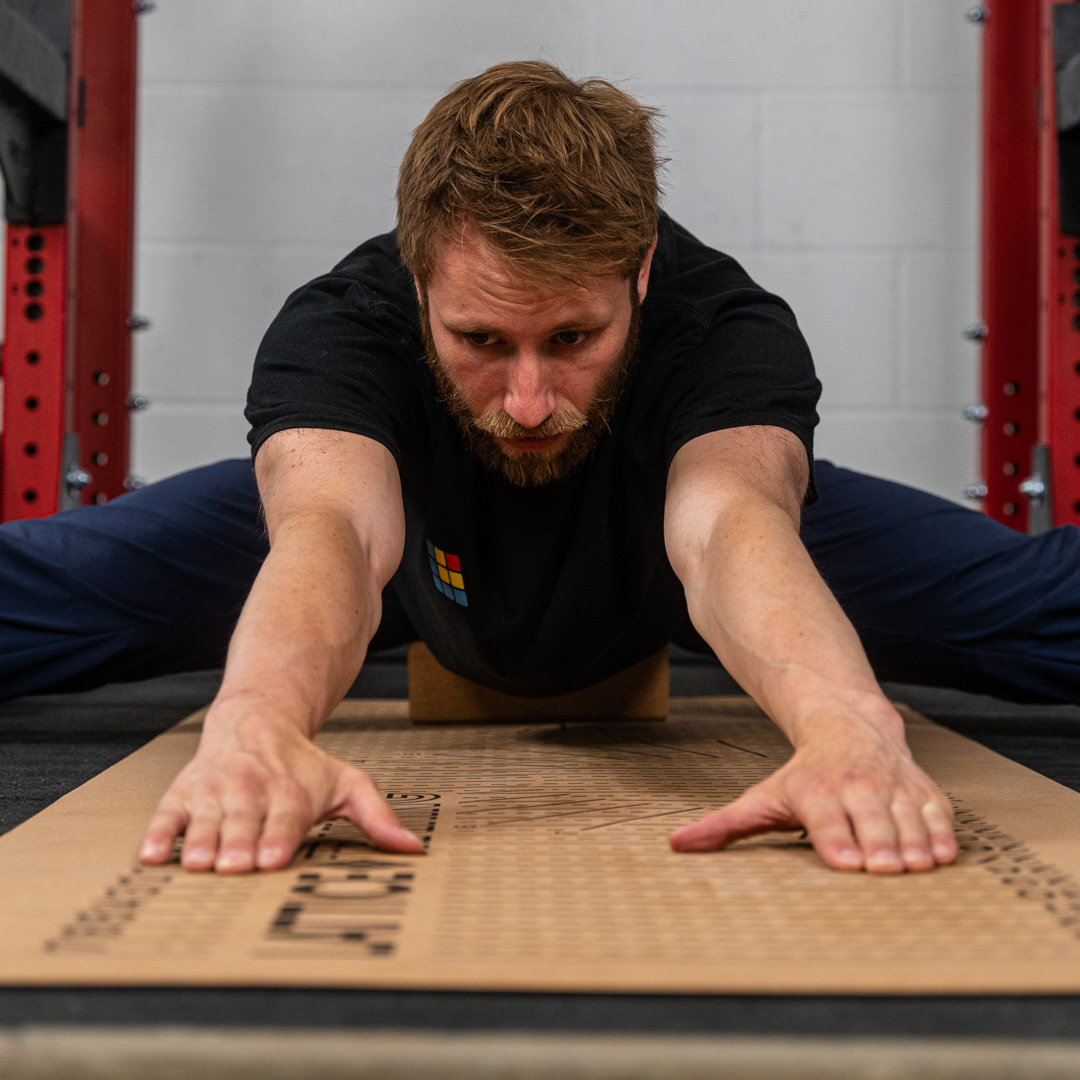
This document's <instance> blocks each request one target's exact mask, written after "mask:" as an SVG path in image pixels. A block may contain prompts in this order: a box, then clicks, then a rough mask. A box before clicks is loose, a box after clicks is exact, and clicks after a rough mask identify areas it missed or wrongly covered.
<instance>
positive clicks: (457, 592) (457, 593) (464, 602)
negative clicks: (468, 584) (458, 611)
mask: <svg viewBox="0 0 1080 1080" xmlns="http://www.w3.org/2000/svg"><path fill="white" fill-rule="evenodd" d="M454 599H455V600H456V601H457V602H458V603H459V604H460V605H461V606H462V607H468V606H469V598H468V597H467V596H466V595H465V590H464V589H454Z"/></svg>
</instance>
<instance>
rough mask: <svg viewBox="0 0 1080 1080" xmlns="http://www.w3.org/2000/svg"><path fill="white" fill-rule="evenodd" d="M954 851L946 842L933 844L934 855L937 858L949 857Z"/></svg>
mask: <svg viewBox="0 0 1080 1080" xmlns="http://www.w3.org/2000/svg"><path fill="white" fill-rule="evenodd" d="M954 854H955V852H954V851H953V849H952V848H951V847H949V845H948V844H935V845H934V857H935V858H937V859H951V858H952V857H953V855H954Z"/></svg>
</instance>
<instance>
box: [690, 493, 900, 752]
mask: <svg viewBox="0 0 1080 1080" xmlns="http://www.w3.org/2000/svg"><path fill="white" fill-rule="evenodd" d="M685 585H686V596H687V604H688V607H689V611H690V617H691V619H692V621H693V623H694V626H695V627H696V629H697V630H698V632H699V633H700V634H701V636H702V637H703V638H705V640H706V641H707V642H708V644H709V645H710V646H711V647H712V648H713V649H714V650H715V652H716V654H717V656H718V657H719V658H720V660H721V662H722V663H723V664H724V666H725V667H726V668H727V669H728V670H729V671H730V672H731V674H732V675H733V676H734V677H735V678H736V679H737V680H738V681H739V683H740V684H741V685H742V686H743V688H744V689H745V690H747V692H748V693H750V694H751V695H752V696H753V697H754V699H755V700H756V701H757V702H758V703H759V704H760V705H761V706H762V708H763V709H765V711H766V712H768V713H769V715H770V716H771V717H772V718H773V719H774V720H775V721H776V723H777V724H778V725H779V726H780V727H781V729H782V730H783V731H784V733H785V734H786V735H787V736H788V737H789V738H790V739H791V741H792V742H793V743H794V744H795V745H796V746H798V745H799V744H800V743H801V742H802V741H804V740H805V739H806V738H807V737H812V736H813V735H815V734H820V733H821V730H822V726H823V725H825V724H828V723H829V722H830V719H832V718H840V717H843V716H847V715H850V714H851V713H855V714H858V715H860V716H862V717H863V718H865V719H866V720H867V721H870V722H874V723H877V724H880V725H881V726H882V727H883V728H884V729H886V730H888V731H889V733H890V734H892V735H899V734H901V732H902V724H901V721H900V717H899V715H898V714H897V713H896V711H895V710H894V709H893V708H892V707H891V706H890V705H889V704H888V702H887V700H886V699H885V697H884V695H883V694H882V693H881V691H880V689H879V687H878V685H877V682H876V680H875V678H874V674H873V671H872V670H871V668H870V665H869V663H868V661H867V659H866V656H865V653H864V652H863V648H862V644H861V643H860V641H859V638H858V636H857V635H856V633H855V630H854V628H853V627H852V625H851V623H850V622H849V621H848V619H847V617H846V616H845V615H844V613H843V611H842V610H841V609H840V605H839V604H838V603H837V602H836V599H835V598H834V597H833V595H832V593H830V592H829V590H828V588H827V586H826V585H825V583H824V582H823V581H822V580H821V577H820V576H819V575H818V572H817V570H816V568H815V567H814V565H813V563H812V562H811V560H810V557H809V555H808V554H807V553H806V549H805V548H804V547H803V545H802V542H801V541H800V539H799V537H798V535H797V533H796V532H795V529H794V527H793V525H792V522H791V519H790V518H789V517H788V515H787V514H786V513H785V512H784V510H783V509H781V508H780V507H778V506H775V505H773V504H771V503H768V502H766V501H765V500H761V501H759V502H740V503H739V504H738V505H737V506H734V507H732V508H731V509H730V510H729V512H728V513H726V514H725V515H724V516H723V518H722V519H720V520H719V521H718V522H717V524H716V526H715V528H714V530H713V533H712V535H711V536H710V538H709V541H708V543H707V544H706V545H705V547H704V548H703V550H702V554H701V558H700V561H699V565H698V566H696V567H695V568H694V571H693V573H692V574H691V575H690V576H689V577H688V578H687V580H686V582H685Z"/></svg>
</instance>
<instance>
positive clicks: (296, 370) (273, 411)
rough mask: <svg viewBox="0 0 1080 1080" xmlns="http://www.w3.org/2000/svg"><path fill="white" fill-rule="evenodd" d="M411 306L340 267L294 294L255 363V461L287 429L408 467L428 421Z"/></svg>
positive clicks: (251, 418) (251, 393)
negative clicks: (422, 412)
mask: <svg viewBox="0 0 1080 1080" xmlns="http://www.w3.org/2000/svg"><path fill="white" fill-rule="evenodd" d="M402 308H403V303H402V302H401V301H400V300H399V299H398V298H396V297H395V298H393V299H388V298H386V297H385V296H381V295H379V293H377V292H376V291H374V290H372V289H371V288H369V287H367V286H366V285H365V284H363V283H362V282H359V281H357V280H356V278H355V277H354V276H353V275H352V274H350V273H347V272H344V271H342V270H340V269H339V270H336V271H334V272H333V273H330V274H327V275H325V276H323V277H321V278H317V279H316V280H315V281H313V282H311V283H310V284H308V285H305V286H304V287H303V288H301V289H298V290H297V291H296V292H295V293H293V294H292V296H290V297H289V299H288V300H287V301H286V302H285V306H284V307H283V308H282V310H281V312H280V314H279V315H278V316H277V318H275V319H274V321H273V323H271V325H270V328H269V329H268V330H267V332H266V334H265V336H264V337H263V340H262V344H261V345H260V346H259V351H258V353H257V355H256V358H255V368H254V372H253V375H252V381H251V387H250V389H249V390H248V399H247V408H246V410H245V416H246V417H247V419H248V422H249V423H250V424H251V430H250V432H249V434H248V441H249V442H250V443H251V451H252V454H253V455H254V454H255V453H257V452H258V449H259V447H260V446H262V444H263V443H264V442H265V441H266V440H267V439H268V438H269V437H270V436H271V435H273V434H275V433H276V432H278V431H284V430H286V429H288V428H329V429H334V430H337V431H351V432H355V433H356V434H358V435H366V436H367V437H368V438H371V439H374V440H376V441H377V442H379V443H382V445H383V446H385V447H386V448H387V449H388V450H389V451H390V452H391V453H392V454H393V455H394V458H395V459H396V460H397V462H398V465H399V466H400V465H401V461H402V454H403V452H404V450H405V447H406V446H407V445H408V443H409V441H410V438H411V437H412V435H413V434H414V429H415V425H416V424H417V423H418V422H420V421H419V419H418V412H419V409H420V405H419V402H420V396H419V388H418V385H417V377H416V367H417V364H418V357H419V356H420V353H421V347H420V345H419V342H418V341H417V339H416V335H415V323H414V322H413V321H412V320H410V319H409V318H408V314H407V312H406V311H404V310H402Z"/></svg>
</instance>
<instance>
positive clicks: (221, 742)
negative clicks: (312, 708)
mask: <svg viewBox="0 0 1080 1080" xmlns="http://www.w3.org/2000/svg"><path fill="white" fill-rule="evenodd" d="M333 817H343V818H347V819H348V820H349V821H351V822H353V824H355V825H358V826H359V827H360V828H361V829H363V830H364V832H365V833H367V835H368V836H369V837H370V838H371V840H372V841H373V842H374V843H375V844H376V845H377V846H378V847H380V848H383V849H385V850H387V851H400V852H407V853H412V854H421V853H422V852H423V850H424V848H423V845H422V844H421V843H420V841H419V840H418V839H417V838H416V837H415V836H414V835H413V834H412V833H411V832H409V831H408V830H407V829H405V828H404V827H403V826H402V824H401V822H400V821H398V819H397V817H396V816H395V814H394V813H393V811H391V809H390V808H389V807H388V806H387V805H386V803H385V802H384V801H383V799H382V796H381V795H379V793H378V791H377V790H376V789H375V784H374V782H373V781H372V779H371V777H370V776H368V775H367V773H364V772H361V771H360V770H359V769H354V768H352V767H351V766H349V765H346V764H345V763H344V762H342V761H339V760H338V759H337V758H334V757H331V756H330V755H329V754H327V753H325V752H324V751H322V750H320V749H319V748H318V747H317V746H315V744H314V743H312V742H311V741H309V740H308V739H307V738H305V737H304V736H303V735H302V734H300V733H299V732H297V731H296V730H295V728H290V727H288V726H283V727H279V728H277V729H272V730H267V728H266V727H265V726H264V727H261V728H258V729H255V730H254V731H252V729H250V728H249V729H248V730H247V732H245V729H244V728H243V727H242V726H240V725H228V726H225V725H222V726H221V727H218V728H216V729H210V730H208V731H207V732H206V733H205V734H204V735H203V738H202V741H201V742H200V744H199V750H198V753H197V754H196V755H195V757H194V758H193V759H192V761H191V762H190V763H189V764H188V765H187V767H186V768H185V769H184V770H183V772H181V773H180V775H179V776H178V777H177V778H176V780H175V781H173V784H172V786H171V787H170V788H169V790H168V792H167V793H166V794H165V797H164V798H163V799H162V800H161V802H160V804H159V805H158V808H157V812H156V813H155V814H154V817H153V819H152V820H151V822H150V827H149V828H148V829H147V831H146V837H145V839H144V840H143V843H142V847H141V848H140V851H139V854H140V857H141V858H142V861H143V862H145V863H163V862H166V861H167V860H168V859H169V857H170V855H171V853H172V847H173V842H174V841H175V839H176V838H177V837H178V836H180V835H181V834H183V836H184V848H183V855H182V856H181V860H180V861H181V863H182V865H183V867H184V869H185V870H218V871H221V872H225V873H243V872H246V871H249V870H255V869H259V870H276V869H278V868H280V867H282V866H285V865H286V864H287V863H288V862H289V860H290V859H291V858H292V857H293V854H294V853H295V852H296V849H297V847H298V846H299V844H300V842H301V841H302V840H303V838H304V836H305V835H306V834H307V832H308V830H309V829H310V828H311V826H312V825H314V824H316V823H317V822H319V821H325V820H326V819H327V818H333Z"/></svg>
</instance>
